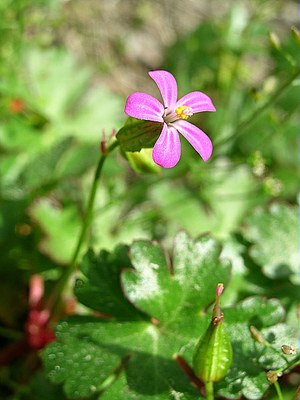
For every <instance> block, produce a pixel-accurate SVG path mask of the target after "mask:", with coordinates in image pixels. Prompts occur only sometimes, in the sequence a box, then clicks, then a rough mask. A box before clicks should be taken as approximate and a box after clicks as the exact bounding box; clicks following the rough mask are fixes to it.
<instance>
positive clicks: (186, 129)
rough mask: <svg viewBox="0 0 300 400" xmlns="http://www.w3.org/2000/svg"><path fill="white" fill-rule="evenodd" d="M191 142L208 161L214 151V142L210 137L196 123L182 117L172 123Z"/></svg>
mask: <svg viewBox="0 0 300 400" xmlns="http://www.w3.org/2000/svg"><path fill="white" fill-rule="evenodd" d="M172 125H173V126H174V127H176V129H178V130H179V132H180V133H181V134H182V135H183V136H184V137H185V138H186V140H188V141H189V142H190V144H191V145H192V146H193V147H194V149H195V150H196V151H197V152H198V153H199V154H200V156H201V157H202V158H203V160H204V161H207V160H208V159H209V158H210V156H211V153H212V148H213V147H212V142H211V140H210V138H209V137H208V136H207V135H206V133H204V132H203V131H201V129H199V128H197V127H196V126H195V125H193V124H191V123H189V122H187V121H184V120H183V119H180V120H178V121H176V122H173V124H172Z"/></svg>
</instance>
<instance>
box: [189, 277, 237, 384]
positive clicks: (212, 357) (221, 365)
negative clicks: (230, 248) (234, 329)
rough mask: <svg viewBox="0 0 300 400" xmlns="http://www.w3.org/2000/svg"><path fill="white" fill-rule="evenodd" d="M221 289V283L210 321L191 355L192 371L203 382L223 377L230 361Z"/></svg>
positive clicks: (229, 346) (230, 351)
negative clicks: (221, 306) (221, 303)
mask: <svg viewBox="0 0 300 400" xmlns="http://www.w3.org/2000/svg"><path fill="white" fill-rule="evenodd" d="M222 291H223V285H222V284H218V286H217V291H216V301H215V306H214V309H213V315H212V320H211V323H210V325H209V327H208V328H207V330H206V332H205V333H204V335H203V336H202V337H201V338H200V340H199V342H198V344H197V346H196V348H195V351H194V356H193V368H194V373H195V375H196V376H197V377H198V378H199V379H201V380H202V381H203V382H204V383H207V382H216V381H220V380H221V379H223V378H224V377H225V376H226V374H227V372H228V370H229V367H230V365H231V361H232V348H231V344H230V341H229V338H228V335H227V333H226V330H225V327H224V323H223V319H224V316H223V313H222V311H221V309H220V305H219V299H220V295H221V293H222Z"/></svg>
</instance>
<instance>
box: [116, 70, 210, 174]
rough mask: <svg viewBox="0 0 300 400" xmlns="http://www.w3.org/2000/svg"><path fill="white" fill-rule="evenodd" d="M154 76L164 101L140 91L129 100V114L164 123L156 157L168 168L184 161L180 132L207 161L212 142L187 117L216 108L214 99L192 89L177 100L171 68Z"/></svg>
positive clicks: (157, 144)
mask: <svg viewBox="0 0 300 400" xmlns="http://www.w3.org/2000/svg"><path fill="white" fill-rule="evenodd" d="M149 75H150V77H151V78H152V79H153V80H154V82H155V83H156V85H157V86H158V89H159V90H160V93H161V96H162V99H163V103H164V104H162V103H160V102H159V101H158V100H157V99H156V98H154V97H152V96H150V95H149V94H147V93H141V92H136V93H133V94H131V95H130V96H129V97H128V98H127V101H126V105H125V110H124V111H125V113H126V114H127V115H129V116H130V117H134V118H138V119H143V120H147V121H153V122H161V123H162V124H163V126H162V131H161V134H160V136H159V138H158V139H157V141H156V143H155V145H154V148H153V153H152V157H153V160H154V162H156V164H158V165H161V166H162V167H164V168H172V167H174V166H175V165H176V164H177V163H178V161H179V160H180V153H181V146H180V138H179V134H178V131H179V132H180V133H181V134H182V135H183V136H184V137H185V138H186V139H187V140H188V141H189V142H190V144H191V145H192V146H193V147H194V149H195V150H196V151H197V152H198V153H199V154H200V156H201V157H202V158H203V160H204V161H207V160H208V159H209V158H210V156H211V153H212V142H211V140H210V138H209V137H208V136H207V135H206V134H205V133H204V132H203V131H201V129H199V128H197V127H196V126H195V125H193V124H191V123H190V122H187V121H186V120H187V119H188V118H189V117H191V116H192V115H193V114H195V113H198V112H202V111H216V109H215V107H214V105H213V103H212V101H211V99H210V98H209V97H208V96H207V95H206V94H204V93H202V92H191V93H188V94H187V95H185V96H183V97H182V98H181V99H179V100H177V83H176V80H175V78H174V76H173V75H172V74H170V72H167V71H151V72H149Z"/></svg>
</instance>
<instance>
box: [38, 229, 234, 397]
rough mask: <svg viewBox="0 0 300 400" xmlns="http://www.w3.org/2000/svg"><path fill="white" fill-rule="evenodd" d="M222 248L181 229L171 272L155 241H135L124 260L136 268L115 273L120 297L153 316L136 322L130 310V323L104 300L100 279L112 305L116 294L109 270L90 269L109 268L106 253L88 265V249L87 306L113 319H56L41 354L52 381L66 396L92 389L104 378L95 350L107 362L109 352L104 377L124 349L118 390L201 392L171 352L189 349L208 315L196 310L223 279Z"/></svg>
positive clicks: (142, 393) (143, 393) (162, 394)
mask: <svg viewBox="0 0 300 400" xmlns="http://www.w3.org/2000/svg"><path fill="white" fill-rule="evenodd" d="M220 251H221V248H220V246H219V244H218V243H217V242H216V241H215V240H213V239H212V238H209V237H203V238H200V239H198V240H196V241H195V242H194V241H193V240H191V239H190V238H189V237H188V236H187V235H186V234H185V233H180V234H179V235H178V236H177V238H176V240H175V246H174V257H173V267H172V272H171V271H170V269H169V268H168V267H167V264H166V261H165V258H164V255H163V252H162V250H161V249H160V248H159V246H158V245H157V244H155V243H150V242H147V241H138V242H135V243H134V244H133V246H132V247H131V251H130V258H131V263H132V264H133V266H134V268H135V270H126V269H125V271H124V272H123V274H122V275H121V276H123V279H122V286H123V290H124V295H125V296H126V297H127V298H128V299H129V300H130V301H131V302H132V303H133V304H134V305H135V306H137V308H138V309H140V310H142V311H144V312H145V313H147V314H148V315H149V317H152V319H151V321H150V318H149V320H145V319H144V320H137V319H136V315H135V316H134V318H132V320H131V321H124V316H122V315H121V309H122V308H121V307H119V306H117V305H116V306H115V307H113V306H111V305H109V306H108V303H107V302H106V300H105V299H106V298H107V292H106V289H105V288H104V285H105V284H107V285H110V286H111V288H114V290H115V289H116V295H115V297H114V299H113V300H112V301H114V302H115V304H117V301H119V300H120V297H121V293H120V291H119V287H120V286H119V285H120V284H119V285H118V284H117V283H116V275H115V272H113V274H112V278H111V275H110V274H108V273H106V272H105V271H103V272H101V273H98V275H97V277H96V276H95V272H96V269H102V268H103V269H107V270H108V269H109V268H110V266H109V265H106V264H105V262H103V260H105V257H108V258H109V255H108V254H107V253H105V254H104V253H102V255H100V256H99V257H98V258H97V261H96V264H97V265H96V264H95V259H94V265H91V263H90V261H91V258H90V255H88V256H86V258H85V262H84V263H83V265H82V268H83V273H84V274H85V275H86V276H88V278H89V279H90V280H89V281H88V282H86V283H85V292H84V296H85V297H84V298H85V304H88V303H92V306H93V307H96V305H97V304H98V308H97V310H98V311H99V312H101V313H102V312H106V313H107V312H108V311H110V312H111V313H113V312H114V316H115V318H117V321H110V322H105V321H103V320H101V319H86V318H78V317H77V318H75V319H71V320H69V321H67V322H62V323H61V324H59V325H58V328H57V338H58V341H57V342H55V343H53V344H51V345H50V346H49V347H48V348H47V350H46V351H45V352H44V356H43V359H44V363H45V366H46V369H47V371H48V373H49V377H50V379H51V380H52V381H53V382H62V381H64V387H65V390H66V393H67V395H68V396H69V397H71V398H76V397H80V396H86V395H87V394H88V393H90V394H92V392H91V389H90V382H93V386H95V387H96V388H100V387H101V384H102V383H103V381H104V380H105V377H104V376H103V374H102V372H101V374H100V373H99V371H98V368H97V367H96V366H95V362H96V360H98V362H100V361H99V359H100V360H101V359H102V358H101V352H104V353H105V355H103V359H105V360H107V354H108V353H111V355H112V357H111V359H110V360H109V361H107V364H108V365H107V368H105V371H104V372H105V373H106V374H107V375H109V372H111V371H112V369H113V367H115V368H117V366H118V361H117V360H119V362H120V360H121V359H122V358H123V357H125V356H128V355H130V360H129V363H128V366H127V368H126V380H127V384H126V387H125V388H123V387H122V388H121V389H120V390H121V393H123V391H124V390H126V391H129V392H132V393H134V394H135V395H136V397H137V398H141V399H144V398H147V397H148V396H152V397H154V398H162V399H164V398H171V399H172V397H170V396H171V395H170V393H176V392H178V393H186V395H190V396H191V395H193V397H192V398H195V399H197V398H199V393H197V391H196V390H195V389H194V388H193V387H192V386H191V385H190V384H189V382H188V380H187V378H186V376H185V375H184V373H183V372H182V371H181V370H180V367H179V365H178V364H177V362H176V361H175V359H174V357H175V355H176V354H177V353H178V352H179V351H180V350H181V349H183V348H188V349H189V351H192V347H193V344H194V342H195V340H196V339H195V338H197V336H198V334H199V333H201V332H203V331H204V329H205V325H206V322H207V321H206V318H203V317H200V316H199V312H200V311H201V310H202V311H203V310H204V308H206V307H207V306H208V305H209V304H211V303H212V302H213V300H214V294H215V290H214V288H215V286H216V285H217V283H218V282H219V281H223V282H226V281H227V280H228V277H229V273H230V268H229V265H228V263H226V262H220V261H219V259H218V257H219V253H220ZM114 257H115V258H117V256H116V255H114V256H110V259H111V260H113V258H114ZM100 260H101V261H100ZM123 260H124V261H125V262H123V265H124V266H125V267H126V266H128V265H126V258H125V259H124V258H123ZM99 261H100V262H99ZM117 269H118V267H115V270H117ZM104 279H106V281H103V280H104ZM96 288H98V293H97V292H96ZM205 288H208V290H205ZM76 291H77V292H78V288H77V289H76ZM88 291H89V293H88ZM102 294H103V297H104V299H103V300H102V301H101V300H91V299H92V297H94V298H95V297H96V296H98V297H99V298H101V297H102ZM80 296H82V292H80ZM80 296H79V297H80ZM113 296H114V295H113ZM110 300H111V299H109V300H108V301H110ZM96 303H97V304H96ZM123 309H125V310H126V312H127V315H128V309H130V308H129V306H128V305H126V302H125V305H123ZM158 320H159V321H158ZM93 347H95V348H94V349H93ZM81 348H82V349H83V350H81ZM87 348H88V349H89V354H91V355H92V357H93V358H92V359H91V360H90V369H89V371H88V372H87V371H86V368H85V364H84V357H86V355H87V354H86V349H87ZM82 352H83V354H84V355H83V356H81V353H82ZM104 353H103V354H104ZM72 354H74V356H75V359H74V360H73V361H74V363H73V367H72V368H68V366H69V365H71V364H70V363H71V362H72V358H73V357H72ZM58 355H59V356H58ZM94 355H95V358H94ZM116 356H118V357H119V358H116ZM65 360H68V364H66V361H65ZM105 362H106V361H105ZM61 371H63V372H61ZM66 371H68V373H67V372H66ZM92 371H93V372H92ZM67 375H68V376H67ZM75 383H76V384H75ZM119 396H121V394H120V395H119ZM174 396H175V395H174ZM174 396H173V397H174ZM120 398H121V397H120ZM129 398H130V397H129ZM133 398H134V397H133ZM174 398H176V397H174ZM186 398H189V397H186Z"/></svg>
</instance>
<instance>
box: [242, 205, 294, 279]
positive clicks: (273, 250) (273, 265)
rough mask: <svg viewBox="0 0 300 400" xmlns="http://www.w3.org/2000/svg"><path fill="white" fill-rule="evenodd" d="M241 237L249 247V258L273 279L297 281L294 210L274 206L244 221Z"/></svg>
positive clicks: (256, 211) (285, 206)
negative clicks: (242, 236) (249, 243)
mask: <svg viewBox="0 0 300 400" xmlns="http://www.w3.org/2000/svg"><path fill="white" fill-rule="evenodd" d="M244 236H245V238H246V239H247V240H249V241H250V242H251V243H252V246H251V247H250V256H251V257H252V258H253V260H254V261H255V262H256V263H257V264H258V265H261V266H262V267H263V272H264V273H265V275H266V276H268V277H269V278H272V279H276V278H284V277H288V276H289V277H290V278H292V279H295V278H296V275H297V273H298V257H299V253H298V243H297V236H298V215H297V208H296V207H292V206H288V205H285V204H279V203H274V204H272V205H271V207H270V208H268V209H263V208H259V209H257V210H255V211H254V213H253V214H252V215H250V217H249V218H248V219H247V220H246V226H245V228H244Z"/></svg>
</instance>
